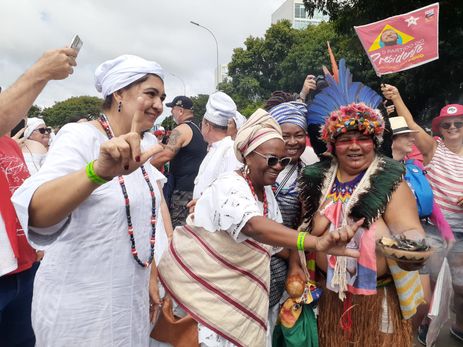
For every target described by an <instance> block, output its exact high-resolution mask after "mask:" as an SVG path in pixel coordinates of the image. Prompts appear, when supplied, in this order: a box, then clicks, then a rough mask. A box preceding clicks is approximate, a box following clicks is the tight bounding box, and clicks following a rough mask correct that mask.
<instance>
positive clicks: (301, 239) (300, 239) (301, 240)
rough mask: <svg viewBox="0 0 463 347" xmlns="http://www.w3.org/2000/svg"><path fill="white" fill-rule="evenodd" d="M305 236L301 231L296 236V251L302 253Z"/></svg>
mask: <svg viewBox="0 0 463 347" xmlns="http://www.w3.org/2000/svg"><path fill="white" fill-rule="evenodd" d="M306 235H307V233H306V232H303V231H301V232H300V233H299V234H298V235H297V245H296V246H297V250H298V251H303V250H304V240H305V236H306Z"/></svg>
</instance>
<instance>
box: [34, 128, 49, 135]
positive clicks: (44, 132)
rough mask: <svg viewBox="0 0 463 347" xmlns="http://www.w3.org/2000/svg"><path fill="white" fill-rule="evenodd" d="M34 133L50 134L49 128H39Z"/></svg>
mask: <svg viewBox="0 0 463 347" xmlns="http://www.w3.org/2000/svg"><path fill="white" fill-rule="evenodd" d="M34 131H38V132H39V133H41V134H42V135H44V134H51V128H39V129H35V130H34Z"/></svg>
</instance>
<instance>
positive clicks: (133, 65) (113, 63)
mask: <svg viewBox="0 0 463 347" xmlns="http://www.w3.org/2000/svg"><path fill="white" fill-rule="evenodd" d="M146 74H154V75H157V76H159V78H160V79H161V80H164V70H163V69H162V67H161V65H159V64H158V63H156V62H154V61H149V60H145V59H143V58H140V57H137V56H136V55H129V54H126V55H121V56H119V57H117V58H115V59H112V60H107V61H105V62H104V63H103V64H101V65H100V66H98V67H97V68H96V71H95V88H96V90H97V91H99V92H100V93H101V94H102V95H103V98H106V97H107V96H108V95H111V94H112V93H114V92H116V91H118V90H120V89H122V88H124V87H126V86H128V85H129V84H130V83H132V82H135V81H136V80H138V79H140V78H142V77H143V76H145V75H146Z"/></svg>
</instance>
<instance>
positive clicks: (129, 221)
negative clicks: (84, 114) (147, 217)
mask: <svg viewBox="0 0 463 347" xmlns="http://www.w3.org/2000/svg"><path fill="white" fill-rule="evenodd" d="M98 120H99V122H100V124H101V126H102V127H103V129H104V130H105V132H106V135H108V138H109V139H111V138H113V137H114V133H113V131H112V129H111V127H110V126H109V121H108V118H106V116H105V115H104V114H102V115H100V117H99V118H98ZM140 169H141V171H142V173H143V177H144V178H145V182H146V184H147V185H148V188H149V191H150V194H151V239H150V247H151V252H150V256H149V258H148V260H147V261H145V262H144V263H143V262H142V261H141V260H140V258H139V257H138V252H137V248H136V246H135V238H134V236H133V225H132V217H131V215H130V200H129V195H128V194H127V188H126V187H125V181H124V176H122V175H121V176H118V178H119V185H120V186H121V189H122V194H123V195H124V201H125V213H126V215H127V226H128V228H127V230H128V234H129V237H130V244H131V251H132V255H133V258H134V259H135V261H136V262H137V264H138V265H140V266H141V267H148V266H150V264H151V263H152V262H153V258H154V244H155V242H156V198H155V195H154V189H153V186H152V185H151V181H150V179H149V176H148V173H147V172H146V170H145V168H144V166H143V165H142V166H140Z"/></svg>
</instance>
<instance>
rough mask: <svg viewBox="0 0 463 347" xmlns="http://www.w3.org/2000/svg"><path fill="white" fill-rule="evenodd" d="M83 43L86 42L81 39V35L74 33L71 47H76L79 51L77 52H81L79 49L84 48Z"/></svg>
mask: <svg viewBox="0 0 463 347" xmlns="http://www.w3.org/2000/svg"><path fill="white" fill-rule="evenodd" d="M83 44H84V42H83V41H82V40H81V39H80V37H79V35H74V37H73V38H72V41H71V44H70V45H69V47H70V48H74V49H75V50H76V51H77V54H79V51H80V49H81V48H82V45H83Z"/></svg>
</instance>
